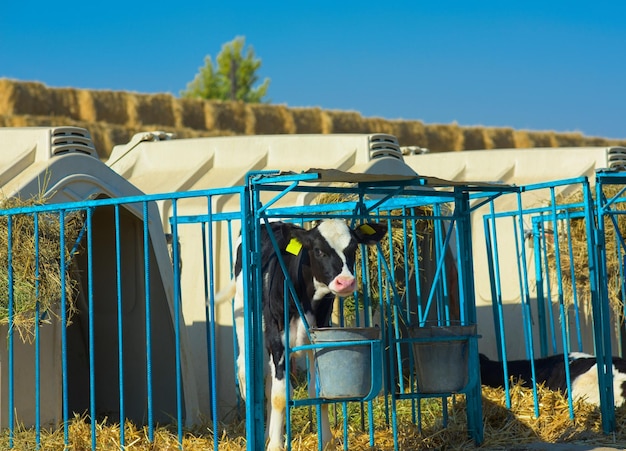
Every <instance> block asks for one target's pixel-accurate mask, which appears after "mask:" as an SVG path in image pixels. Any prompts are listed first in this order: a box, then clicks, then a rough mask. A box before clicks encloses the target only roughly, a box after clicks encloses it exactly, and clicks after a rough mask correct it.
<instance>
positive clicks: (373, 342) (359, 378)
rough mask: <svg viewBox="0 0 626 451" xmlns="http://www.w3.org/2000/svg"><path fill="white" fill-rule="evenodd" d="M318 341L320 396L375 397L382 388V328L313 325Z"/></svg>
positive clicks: (315, 337)
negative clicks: (317, 326)
mask: <svg viewBox="0 0 626 451" xmlns="http://www.w3.org/2000/svg"><path fill="white" fill-rule="evenodd" d="M311 339H312V342H313V344H315V345H323V346H320V347H317V348H316V349H315V369H316V376H317V385H316V391H317V396H318V397H320V398H324V399H348V398H360V399H363V400H369V399H372V398H374V397H375V396H376V395H377V394H378V392H379V391H380V388H381V382H382V375H381V368H382V358H381V345H380V329H378V328H376V327H355V328H347V327H346V328H344V327H326V328H319V329H311Z"/></svg>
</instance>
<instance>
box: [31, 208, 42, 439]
mask: <svg viewBox="0 0 626 451" xmlns="http://www.w3.org/2000/svg"><path fill="white" fill-rule="evenodd" d="M33 230H34V232H33V233H34V234H35V236H34V238H35V299H37V302H36V304H35V434H36V436H35V443H36V447H37V449H39V448H41V346H40V342H39V340H40V338H39V314H40V311H39V294H40V293H39V215H38V214H37V213H33Z"/></svg>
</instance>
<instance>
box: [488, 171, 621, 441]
mask: <svg viewBox="0 0 626 451" xmlns="http://www.w3.org/2000/svg"><path fill="white" fill-rule="evenodd" d="M508 196H511V195H508ZM515 196H516V197H515V199H510V198H509V199H507V200H508V201H509V202H508V203H507V202H504V203H505V204H506V207H507V208H501V205H500V206H499V205H496V203H493V202H492V203H491V204H490V211H489V213H487V214H485V215H484V216H483V219H484V229H485V238H486V249H487V253H488V258H487V262H488V265H489V271H490V279H491V296H492V307H493V321H494V330H495V336H496V343H497V352H498V356H497V357H498V359H499V360H501V361H502V362H503V367H504V376H505V377H504V381H503V382H504V386H505V390H506V403H507V406H508V407H510V402H511V401H510V394H509V388H510V387H509V385H510V381H509V372H508V368H507V363H506V362H507V359H508V356H509V349H510V348H511V347H514V346H515V345H517V344H518V343H519V335H517V331H520V330H521V331H523V337H524V340H523V345H524V349H523V355H522V356H519V355H518V356H517V357H516V358H527V359H528V360H530V361H531V362H532V366H531V369H532V381H527V382H533V396H534V405H535V415H536V416H539V415H540V414H541V410H540V404H539V399H538V395H537V385H536V383H535V381H536V371H535V364H534V360H535V359H536V358H539V357H546V356H548V355H554V354H557V353H563V354H564V367H565V372H566V384H567V389H568V394H569V398H568V400H569V412H570V417H571V418H574V405H573V399H572V397H571V393H572V391H571V378H570V374H569V363H570V362H569V359H568V357H567V355H568V353H569V352H571V351H581V352H586V353H589V354H595V355H596V358H597V362H598V376H599V390H600V400H601V409H602V423H603V429H604V431H605V432H609V431H612V430H613V429H614V427H615V414H614V409H613V393H612V382H611V363H610V362H611V356H612V353H611V332H610V331H611V330H612V328H613V325H612V324H613V319H611V318H610V314H609V310H608V308H609V307H608V301H607V299H606V298H605V294H604V293H605V292H606V288H607V287H606V284H605V283H603V281H604V280H605V278H604V277H603V276H602V274H601V272H599V269H600V268H602V267H603V262H605V261H606V256H604V255H602V253H601V251H600V250H601V249H602V248H603V247H604V246H603V245H602V244H601V243H599V242H598V240H597V237H598V233H597V231H598V227H597V224H603V223H604V221H603V220H601V219H597V217H598V213H597V211H596V204H595V203H594V200H593V196H592V191H591V189H590V186H589V183H588V180H587V178H586V177H581V178H576V179H567V180H559V181H553V182H548V183H540V184H533V185H527V186H524V187H522V188H521V189H520V192H519V193H517V194H516V195H515ZM499 200H500V201H502V200H503V199H499ZM602 214H605V213H602V211H601V210H600V218H601V217H602ZM574 229H576V230H577V232H576V233H575V234H574V233H573V230H574ZM600 230H602V227H600ZM601 239H602V238H601ZM511 243H513V244H514V251H513V252H511ZM512 258H513V259H514V261H511V259H512ZM503 265H508V267H509V268H511V267H514V268H515V270H516V272H517V274H516V275H513V274H511V272H510V271H509V272H506V271H503V270H502V269H501V266H503ZM515 286H517V291H516V289H515ZM506 290H508V292H509V294H508V299H504V298H505V296H504V295H503V292H505V291H506ZM512 292H513V293H515V295H513V296H512V295H511V293H512ZM507 300H508V304H509V305H511V303H512V304H516V305H517V303H519V305H520V306H521V315H520V316H519V317H518V316H517V315H516V314H515V312H517V310H514V311H513V313H512V314H507V313H506V311H505V308H504V307H505V306H506V305H507V302H506V301H507ZM510 330H513V331H514V332H513V333H514V337H510V336H508V335H507V331H510ZM518 354H519V352H518Z"/></svg>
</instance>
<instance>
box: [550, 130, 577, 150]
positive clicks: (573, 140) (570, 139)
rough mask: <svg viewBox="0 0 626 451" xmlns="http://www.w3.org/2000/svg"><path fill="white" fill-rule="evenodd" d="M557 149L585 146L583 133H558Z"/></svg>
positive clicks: (556, 135)
mask: <svg viewBox="0 0 626 451" xmlns="http://www.w3.org/2000/svg"><path fill="white" fill-rule="evenodd" d="M554 136H555V138H556V145H557V147H580V146H582V145H583V135H582V133H579V132H576V133H556V134H555V135H554Z"/></svg>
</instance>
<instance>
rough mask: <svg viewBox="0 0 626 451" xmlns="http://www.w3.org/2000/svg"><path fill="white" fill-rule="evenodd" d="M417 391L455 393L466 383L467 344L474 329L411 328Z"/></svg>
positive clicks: (466, 327) (450, 327)
mask: <svg viewBox="0 0 626 451" xmlns="http://www.w3.org/2000/svg"><path fill="white" fill-rule="evenodd" d="M409 336H410V337H411V338H412V339H415V340H414V341H413V355H414V357H415V370H416V373H417V388H418V390H419V391H420V392H421V393H455V392H459V391H461V390H463V388H465V386H466V385H467V383H468V380H469V368H468V358H469V340H470V338H472V337H475V336H476V325H475V324H473V325H469V326H456V325H455V326H425V327H418V326H411V327H409Z"/></svg>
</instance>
